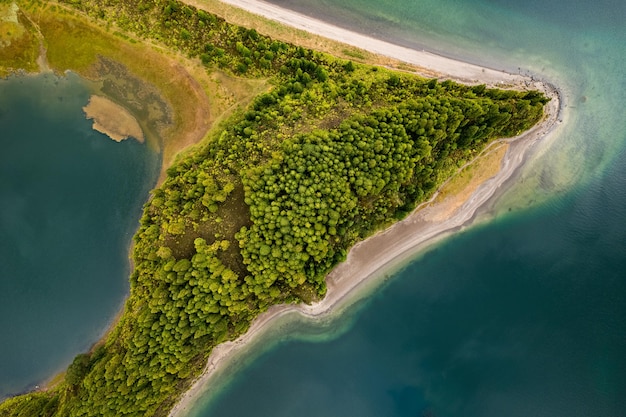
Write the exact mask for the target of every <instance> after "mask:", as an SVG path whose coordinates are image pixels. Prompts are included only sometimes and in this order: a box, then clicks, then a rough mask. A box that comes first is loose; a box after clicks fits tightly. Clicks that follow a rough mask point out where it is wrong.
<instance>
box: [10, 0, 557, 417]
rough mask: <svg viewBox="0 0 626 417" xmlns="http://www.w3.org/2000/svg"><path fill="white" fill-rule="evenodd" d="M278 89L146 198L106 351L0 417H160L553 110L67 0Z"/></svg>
mask: <svg viewBox="0 0 626 417" xmlns="http://www.w3.org/2000/svg"><path fill="white" fill-rule="evenodd" d="M67 4H68V5H69V6H71V7H73V8H75V9H77V10H79V11H81V12H83V13H85V14H87V15H89V16H90V18H92V19H95V20H96V21H98V22H100V23H101V24H102V25H103V26H114V27H113V28H112V30H118V31H121V32H120V33H123V34H127V35H124V36H128V37H134V38H141V39H149V40H151V41H155V42H159V43H162V44H165V45H167V46H168V47H169V48H171V49H174V50H178V51H182V52H184V53H185V54H187V55H188V56H189V57H192V58H197V59H200V60H201V61H202V63H203V64H204V65H205V66H206V68H207V71H211V70H214V69H216V68H219V69H221V70H223V71H230V72H233V73H235V74H238V75H240V76H246V77H266V78H268V79H270V80H271V84H272V88H271V89H270V90H269V91H267V92H265V93H263V94H261V95H259V96H258V97H256V98H255V99H254V100H253V102H252V103H251V104H250V105H249V106H248V107H246V108H242V109H240V110H239V111H237V112H235V113H234V114H233V115H232V116H231V117H229V118H228V120H225V121H223V122H222V123H221V124H220V125H219V126H216V127H214V128H213V129H212V130H211V131H210V132H209V134H208V136H207V138H206V139H205V140H204V141H203V143H202V144H200V145H198V146H196V147H194V148H193V149H190V150H188V151H187V152H185V153H184V154H183V155H181V156H180V157H179V158H178V160H177V161H176V163H175V164H174V165H173V166H171V167H170V168H169V169H168V171H167V174H168V175H167V179H166V180H165V181H164V183H163V184H162V185H161V186H160V187H158V188H157V189H155V190H154V191H153V193H152V196H151V198H150V200H149V201H148V202H147V203H146V205H145V208H144V212H143V217H142V218H141V221H140V226H139V230H138V231H137V234H136V236H135V238H134V248H133V254H132V258H133V262H134V271H133V273H132V275H131V278H130V280H131V293H130V297H129V299H128V300H127V303H126V307H125V312H124V314H123V316H122V318H121V320H120V322H119V323H118V324H117V326H116V327H115V328H114V329H113V331H112V332H111V333H110V334H109V335H108V336H107V338H106V340H104V341H103V343H100V344H98V345H97V347H95V348H94V349H93V350H92V351H91V352H89V353H86V354H82V355H79V356H77V357H76V359H75V360H74V362H73V363H72V364H71V366H70V367H69V369H68V371H67V373H66V375H65V380H64V381H63V382H62V383H61V384H59V385H58V386H57V387H55V388H54V389H52V390H50V391H49V392H39V393H31V394H26V395H23V396H19V397H15V398H12V399H9V400H7V401H5V402H4V403H3V404H2V405H0V416H28V417H33V416H125V415H128V416H164V415H167V413H168V411H169V410H170V408H171V407H172V406H173V404H174V403H175V401H176V400H177V398H178V397H179V395H180V394H181V393H182V392H183V391H184V390H185V389H186V388H187V387H188V386H189V385H190V384H191V382H192V381H193V379H194V377H196V376H197V375H198V374H199V373H200V372H201V371H202V369H203V367H204V364H205V363H206V360H207V358H208V356H209V354H210V353H211V350H212V348H213V347H214V346H216V345H217V344H219V343H221V342H223V341H226V340H232V339H234V338H236V337H237V336H238V335H241V334H242V333H243V332H245V331H246V330H247V329H248V327H249V326H250V323H251V321H252V320H253V319H254V318H255V317H256V316H257V315H258V314H259V313H261V312H263V311H265V310H266V309H267V308H268V307H269V306H271V305H274V304H277V303H299V302H306V303H310V302H314V301H315V300H319V299H320V298H321V297H323V296H324V293H325V283H324V278H325V276H326V274H327V273H328V272H329V271H330V270H331V269H332V268H333V266H334V265H336V264H337V263H339V262H341V261H342V260H343V259H345V256H346V253H347V251H348V250H349V248H350V247H351V246H352V245H353V244H354V243H355V242H357V241H359V240H362V239H364V238H365V237H367V236H369V235H371V234H372V233H374V232H375V231H377V230H380V229H382V228H384V227H386V226H388V225H389V224H391V223H393V222H394V221H397V220H398V219H401V218H403V217H404V216H406V215H407V214H408V213H409V212H411V211H412V210H413V209H414V208H415V206H416V204H418V203H419V202H421V201H424V200H425V199H427V198H428V197H429V196H431V195H432V194H433V193H434V191H435V190H436V189H437V187H438V186H439V185H440V184H441V183H442V182H443V181H444V180H445V179H447V178H449V176H450V175H452V174H453V173H454V172H455V171H456V170H457V169H458V167H460V166H462V165H463V164H464V163H465V162H466V161H468V160H470V159H472V158H473V157H474V156H475V155H476V154H477V153H478V152H480V150H481V149H482V148H484V146H485V145H486V144H487V143H489V142H490V141H492V140H494V139H496V138H500V137H509V136H514V135H517V134H519V133H520V132H522V131H524V130H526V129H528V128H529V127H530V126H532V125H533V124H535V123H536V122H537V121H538V120H540V118H541V117H542V114H543V106H544V104H545V103H546V102H547V99H546V98H545V97H544V96H543V95H542V94H540V93H538V92H534V91H532V92H518V91H505V90H495V89H488V88H485V86H465V85H460V84H456V83H453V82H450V81H443V82H439V81H437V80H435V79H432V80H427V79H422V78H419V77H416V76H414V75H411V74H404V73H400V72H392V71H390V70H387V69H385V68H379V67H375V66H368V65H363V64H357V63H354V62H350V61H345V60H341V59H338V58H334V57H331V56H328V55H325V54H322V53H320V52H316V51H312V50H308V49H304V48H301V47H298V46H295V45H291V44H287V43H284V42H280V41H276V40H272V39H270V38H268V37H266V36H263V35H261V34H259V33H257V32H256V31H255V30H249V29H246V28H242V27H237V26H234V25H231V24H229V23H227V22H225V21H223V20H222V19H221V18H218V17H217V16H214V15H212V14H209V13H207V12H204V11H202V10H197V9H195V8H193V7H191V6H188V5H185V4H183V3H179V2H177V1H173V0H125V1H118V0H102V1H96V0H68V1H67Z"/></svg>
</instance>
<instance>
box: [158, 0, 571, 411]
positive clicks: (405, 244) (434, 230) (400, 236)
mask: <svg viewBox="0 0 626 417" xmlns="http://www.w3.org/2000/svg"><path fill="white" fill-rule="evenodd" d="M221 1H222V2H224V3H227V4H230V5H233V6H236V7H240V8H242V9H244V10H246V11H248V12H252V13H254V14H258V15H261V16H263V17H265V18H268V19H271V20H274V21H277V22H279V23H281V24H284V25H287V26H290V27H295V28H297V29H303V30H306V31H307V32H311V33H313V34H316V35H321V36H324V37H328V38H331V39H333V40H335V41H338V42H342V43H345V44H348V45H351V46H356V47H358V48H362V49H364V50H367V51H369V52H373V53H375V54H378V55H383V56H385V57H389V58H393V59H397V60H399V61H402V62H406V63H408V64H412V65H416V66H418V67H419V70H418V71H417V74H418V75H421V74H420V73H421V70H422V69H423V71H424V72H423V74H428V75H425V76H429V77H431V78H432V73H433V71H434V72H436V73H437V74H438V75H437V76H438V78H443V79H450V80H453V81H456V82H459V83H464V84H486V85H487V86H489V87H496V88H510V89H518V90H530V89H533V90H539V91H542V92H544V94H545V95H546V96H547V97H549V98H550V99H551V101H550V102H549V103H548V104H546V106H545V108H544V118H543V120H541V121H539V122H538V123H537V124H536V125H535V126H533V127H532V128H531V129H530V130H528V131H526V132H524V133H522V134H521V135H519V136H517V137H513V138H504V139H500V140H497V141H494V142H493V144H495V143H500V142H506V143H508V144H509V149H508V150H507V151H506V154H505V156H504V158H503V160H502V162H501V167H500V170H499V171H498V173H497V174H496V175H495V176H494V177H492V178H489V179H487V180H486V181H484V182H483V183H481V184H480V186H479V187H478V188H477V189H476V190H475V191H474V192H472V193H471V195H470V196H469V197H468V199H467V200H465V201H464V202H463V203H462V204H461V205H460V206H459V207H456V208H455V209H454V211H453V213H452V214H451V215H449V216H447V217H446V218H445V219H444V220H442V221H437V220H435V221H429V220H428V219H427V216H426V211H428V212H429V215H430V216H432V214H433V212H435V213H436V212H437V210H442V209H443V206H444V204H443V202H442V203H441V204H434V205H431V204H432V203H433V202H434V201H435V199H436V198H437V196H438V194H439V191H437V192H435V194H434V195H433V196H432V197H431V198H430V199H429V200H428V201H426V202H423V203H421V204H420V205H419V206H418V207H417V208H416V209H415V210H414V211H413V212H412V213H411V214H410V215H409V216H407V217H406V218H405V219H404V220H402V221H399V222H396V223H394V224H393V225H392V226H390V227H388V228H387V229H385V230H383V231H380V232H378V233H376V234H374V235H372V236H370V237H369V238H367V239H365V240H364V241H361V242H359V243H357V244H356V245H354V246H353V247H352V248H351V249H350V251H349V253H348V256H347V259H346V261H344V262H343V263H341V264H339V265H337V266H336V267H335V268H334V269H333V270H332V271H331V272H330V273H329V274H328V276H327V277H326V284H327V293H326V296H325V297H324V299H323V300H321V301H320V302H318V303H315V304H312V305H305V304H300V305H278V306H273V307H271V308H269V309H268V311H266V312H265V313H263V314H261V315H259V316H258V317H257V318H256V319H255V320H254V321H253V322H252V325H251V326H250V328H249V329H248V331H247V332H246V333H245V334H243V335H242V336H240V337H239V338H238V339H236V340H234V341H229V342H225V343H222V344H220V345H218V346H217V347H215V348H214V349H213V351H212V352H211V354H210V356H209V359H208V361H207V364H206V366H205V368H204V370H203V372H202V374H201V375H200V376H199V377H198V378H197V379H196V380H195V381H194V382H193V383H192V385H191V387H190V388H189V389H188V390H187V391H186V392H185V393H183V395H182V396H181V397H180V398H179V400H178V401H177V403H176V404H175V406H174V407H173V408H172V409H171V410H170V413H169V416H170V417H181V416H184V415H185V413H187V412H188V411H189V409H190V408H192V407H193V406H194V404H195V402H196V401H197V399H198V398H199V397H200V395H201V394H202V393H203V392H204V390H205V389H206V386H207V384H208V383H209V382H210V381H211V379H212V378H213V377H214V376H215V375H217V374H218V373H219V371H220V370H221V369H222V368H223V367H225V366H227V365H228V364H229V360H230V359H231V358H232V357H233V356H235V354H236V353H239V352H240V351H242V350H243V349H245V348H246V347H247V346H248V345H250V343H251V342H252V341H253V340H255V339H257V338H258V337H259V336H260V335H262V334H263V333H264V332H265V331H266V330H267V329H268V328H269V327H271V325H272V324H273V323H275V322H276V320H277V319H278V318H280V317H283V316H285V315H286V314H289V313H294V312H296V313H298V314H299V315H300V316H303V317H306V318H307V319H310V320H316V321H318V320H322V319H324V318H328V317H330V316H332V315H333V313H334V312H335V311H336V310H338V309H339V308H340V307H342V306H344V305H347V304H349V303H350V301H351V298H354V297H352V296H353V295H354V296H356V295H358V294H357V293H358V292H359V291H358V290H360V289H363V288H364V287H366V285H367V284H370V285H375V284H376V282H377V281H378V280H379V278H380V277H381V276H383V275H384V273H385V272H388V271H390V270H393V269H394V268H395V267H397V266H398V265H401V264H403V263H406V262H407V261H408V260H409V259H410V258H412V257H413V256H415V255H417V253H418V252H420V251H422V250H423V249H424V248H426V247H427V246H430V245H432V244H434V243H436V242H438V241H440V240H441V239H442V238H444V237H447V236H449V235H450V234H452V233H453V232H455V231H457V230H460V229H461V228H463V227H465V226H467V225H468V224H469V223H471V222H472V221H473V220H474V219H475V217H476V214H477V213H478V210H479V209H483V208H485V207H486V204H487V203H488V202H489V201H492V199H493V198H494V197H497V195H498V193H502V191H504V190H505V189H506V188H507V186H508V185H509V184H510V183H511V182H512V181H513V180H514V176H515V174H516V173H517V172H518V171H519V168H520V167H522V166H523V164H524V162H525V161H526V159H527V157H528V155H529V153H530V151H531V150H532V148H533V147H534V145H536V144H537V143H538V142H539V141H541V140H544V139H545V138H546V137H548V136H549V135H550V134H551V133H552V132H553V131H554V130H555V129H556V127H557V126H558V124H559V123H560V122H561V116H562V110H563V98H562V93H561V91H560V90H559V89H558V88H556V87H555V86H554V85H552V84H550V83H549V82H545V81H541V80H537V79H535V78H534V76H530V77H527V76H522V75H519V74H511V73H507V72H504V71H498V70H494V69H491V68H486V67H481V66H478V65H474V64H471V63H467V62H463V61H457V60H453V59H451V58H445V57H443V56H439V55H436V54H434V53H432V52H429V51H426V50H422V51H417V50H413V49H410V48H406V47H402V46H398V45H394V44H391V43H389V42H386V41H382V40H378V39H374V38H371V37H369V36H366V35H362V34H359V33H356V32H351V31H349V30H347V29H343V28H339V27H336V26H333V25H331V24H328V23H325V22H322V21H319V20H317V19H314V18H311V17H308V16H305V15H302V14H300V13H297V12H293V11H291V10H287V9H283V8H281V7H278V6H275V5H273V4H269V3H265V2H262V1H258V0H221ZM196 6H198V5H197V4H196ZM198 7H200V8H201V6H198ZM489 146H491V145H489ZM489 146H488V147H489ZM487 149H488V148H485V151H486V150H487ZM481 155H482V153H481ZM478 157H480V155H479V156H478ZM478 157H477V158H478ZM477 158H476V159H477ZM476 159H474V160H473V161H470V162H468V164H466V165H465V166H463V167H461V168H460V169H459V170H458V171H457V172H460V171H461V170H462V169H463V168H465V167H466V166H468V165H470V164H472V163H473V162H474V161H476ZM446 183H447V182H446ZM446 183H444V184H442V186H441V187H444V186H445V184H446ZM441 187H440V189H441ZM426 208H428V210H422V209H426ZM434 217H435V218H436V217H437V216H434ZM371 253H376V254H378V255H377V256H371Z"/></svg>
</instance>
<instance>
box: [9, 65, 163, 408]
mask: <svg viewBox="0 0 626 417" xmlns="http://www.w3.org/2000/svg"><path fill="white" fill-rule="evenodd" d="M88 99H89V91H88V89H87V88H86V87H85V85H84V84H83V83H82V82H81V80H80V78H78V77H77V76H75V75H72V74H68V75H67V76H66V77H57V76H54V75H52V74H46V75H40V76H21V77H11V78H9V79H5V80H0V132H1V133H0V148H1V149H2V151H1V152H0V202H1V204H0V236H1V239H0V260H1V262H0V328H1V329H2V337H1V338H0V398H3V397H5V396H7V395H10V394H15V393H18V392H21V391H23V390H25V389H27V388H33V387H34V386H35V385H38V384H41V383H42V382H43V381H44V380H46V379H48V378H50V377H51V376H52V375H53V374H54V373H56V372H59V371H61V370H64V369H65V368H66V367H67V365H68V364H69V363H70V362H71V361H72V360H73V358H74V356H75V355H76V354H77V353H79V352H82V351H85V350H87V349H88V348H89V347H90V346H91V344H93V343H94V342H95V341H96V340H97V339H98V338H99V337H100V336H101V335H102V334H103V332H104V331H105V330H106V327H107V325H108V323H110V321H111V320H112V319H113V318H114V316H115V314H116V313H117V312H118V311H119V309H120V308H121V306H122V303H123V299H124V297H125V296H126V294H127V293H128V276H129V261H128V248H129V245H130V242H131V238H132V235H133V233H134V231H135V229H136V228H137V226H138V219H139V216H140V213H141V206H142V204H143V202H144V201H145V200H146V199H147V196H148V191H149V189H150V188H151V187H152V186H153V185H154V182H155V180H156V177H157V175H158V169H159V156H158V155H157V154H156V153H155V152H153V151H151V150H149V149H148V147H146V146H145V145H141V144H139V143H138V142H136V141H134V140H127V141H124V142H122V143H116V142H114V141H112V140H110V139H109V138H108V137H106V136H104V135H102V134H100V133H98V132H96V131H94V130H92V128H91V121H88V120H86V119H85V115H84V113H83V111H82V107H83V106H84V105H86V104H87V101H88Z"/></svg>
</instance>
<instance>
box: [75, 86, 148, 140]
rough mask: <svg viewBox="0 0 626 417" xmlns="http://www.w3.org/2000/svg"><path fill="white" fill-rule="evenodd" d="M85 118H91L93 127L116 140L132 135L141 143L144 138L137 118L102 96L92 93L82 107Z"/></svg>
mask: <svg viewBox="0 0 626 417" xmlns="http://www.w3.org/2000/svg"><path fill="white" fill-rule="evenodd" d="M83 111H84V112H85V116H86V117H87V119H93V128H94V130H97V131H98V132H100V133H104V134H105V135H107V136H108V137H110V138H111V139H113V140H114V141H116V142H121V141H123V140H124V139H128V138H129V137H132V138H134V139H136V140H138V141H139V142H141V143H143V142H144V140H145V138H144V136H143V131H142V130H141V126H139V123H138V122H137V120H136V119H135V118H134V117H133V115H132V114H130V112H129V111H128V110H126V109H125V108H124V107H122V106H120V105H119V104H116V103H114V102H112V101H111V100H109V99H108V98H105V97H102V96H96V95H93V96H91V98H90V99H89V103H88V104H87V105H86V106H85V107H83Z"/></svg>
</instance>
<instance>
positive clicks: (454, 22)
mask: <svg viewBox="0 0 626 417" xmlns="http://www.w3.org/2000/svg"><path fill="white" fill-rule="evenodd" d="M276 2H277V3H278V2H279V0H276ZM283 4H288V5H289V6H290V7H294V8H299V9H301V10H305V9H306V10H308V12H309V13H310V14H317V15H323V16H324V17H325V18H327V19H328V18H331V17H332V19H334V20H336V21H340V22H342V24H344V25H346V26H348V27H352V28H354V29H356V30H360V31H363V32H366V33H370V34H376V35H377V36H381V37H384V38H387V39H394V38H395V39H396V40H397V41H398V42H399V43H402V44H408V45H429V46H432V48H433V49H436V50H440V51H445V52H446V53H448V54H450V55H452V56H457V57H461V58H464V59H468V60H471V61H473V62H477V63H482V64H486V65H489V66H492V67H496V68H507V69H510V70H514V71H515V70H517V69H518V68H519V71H522V72H526V71H532V72H533V73H535V74H537V75H538V76H540V77H543V78H546V79H549V80H550V81H552V82H554V83H555V84H557V85H558V86H559V87H560V88H561V89H562V90H563V93H564V99H565V103H566V106H567V107H566V109H565V113H564V115H563V117H564V123H563V125H561V127H559V129H558V130H557V132H556V134H555V135H554V136H553V137H552V138H550V139H549V140H548V141H547V142H545V143H543V144H541V146H540V147H539V148H538V149H536V150H535V152H534V153H533V155H532V158H531V160H530V161H529V162H528V163H527V164H526V166H525V168H524V170H523V171H522V172H521V173H520V175H519V177H518V179H517V182H516V183H515V184H514V185H513V186H512V187H511V189H510V190H509V191H508V192H507V193H506V194H504V195H503V196H502V197H501V198H500V199H499V200H498V201H497V202H496V203H495V205H494V207H493V211H492V213H491V215H490V218H491V220H490V221H487V222H485V223H482V224H481V225H478V226H475V227H473V228H471V229H467V230H466V231H464V232H462V233H460V234H457V235H456V236H453V237H452V238H450V239H447V240H446V241H445V242H443V243H441V244H439V245H438V246H437V247H436V248H433V249H431V250H430V251H428V252H426V253H424V254H421V255H419V256H418V257H417V258H416V260H415V261H414V262H412V263H410V265H408V266H407V267H406V268H405V269H404V270H403V271H401V272H399V273H397V274H396V275H395V276H394V277H393V278H392V279H391V280H389V281H388V282H387V283H386V284H384V285H383V286H382V287H381V288H379V289H378V290H376V291H375V293H374V294H373V295H372V296H371V297H370V298H369V300H368V301H367V302H366V303H365V304H363V303H360V304H359V308H354V309H353V310H352V311H351V312H350V311H349V313H348V315H346V316H344V317H343V318H339V319H337V321H336V323H335V326H334V327H344V326H347V327H348V330H347V331H345V332H343V333H342V334H341V335H340V336H336V335H335V333H336V332H335V331H334V329H333V327H332V326H331V327H330V328H328V329H327V330H325V331H326V332H327V334H328V336H327V337H323V335H322V336H321V337H320V336H319V335H317V336H315V337H306V336H302V335H299V334H298V335H294V336H293V337H292V340H291V341H281V342H276V343H273V344H272V343H271V342H267V343H265V344H264V345H263V346H261V347H259V346H256V347H255V349H256V353H255V354H253V356H251V357H254V358H255V359H254V360H253V361H250V362H251V363H250V364H248V365H245V366H243V365H241V364H240V365H238V366H235V367H233V368H231V369H230V370H228V371H227V372H225V373H224V375H223V376H222V377H221V378H220V379H219V380H216V381H214V382H213V385H212V386H211V387H210V388H208V389H207V391H206V393H205V394H204V396H203V397H202V398H201V399H200V400H199V401H198V403H197V404H196V406H195V407H194V408H193V409H192V410H191V411H190V413H189V415H193V416H203V417H208V416H219V417H235V416H237V417H243V416H251V415H254V416H259V417H264V416H272V417H279V416H299V417H307V416H327V417H330V416H359V417H362V416H372V417H373V416H377V417H378V416H406V417H416V416H443V417H448V416H449V417H452V416H463V417H473V416H476V417H491V416H493V417H501V416H507V417H515V416H520V417H522V416H523V417H527V416H546V417H548V416H549V417H554V416H567V417H572V416H581V417H582V416H585V417H586V416H594V417H620V416H626V111H624V103H626V71H625V70H624V68H626V26H625V25H624V22H625V21H626V3H625V2H623V1H614V0H601V1H595V2H591V1H583V0H576V1H566V0H560V1H550V2H545V1H538V0H537V1H535V0H531V1H527V2H519V1H513V0H474V1H469V0H437V1H435V0H432V1H431V0H422V1H408V0H386V1H374V0H345V1H342V2H341V3H339V2H336V1H329V0H328V1H327V0H314V1H300V0H290V1H288V2H287V3H283ZM305 327H306V326H305ZM304 331H305V330H303V332H304ZM318 332H319V331H318ZM313 333H315V332H313ZM283 339H284V338H281V339H280V340H283ZM259 352H263V353H259ZM235 371H236V373H235Z"/></svg>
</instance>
